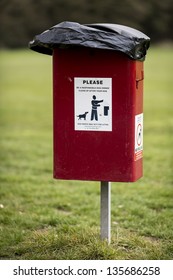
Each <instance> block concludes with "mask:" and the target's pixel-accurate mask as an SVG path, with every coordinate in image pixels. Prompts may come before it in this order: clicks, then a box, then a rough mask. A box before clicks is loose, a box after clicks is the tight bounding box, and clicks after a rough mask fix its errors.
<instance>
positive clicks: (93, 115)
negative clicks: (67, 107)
mask: <svg viewBox="0 0 173 280" xmlns="http://www.w3.org/2000/svg"><path fill="white" fill-rule="evenodd" d="M101 102H103V100H96V96H95V95H93V99H92V101H91V105H92V110H91V121H93V120H94V119H95V120H96V121H98V113H97V107H99V106H100V104H99V103H101Z"/></svg>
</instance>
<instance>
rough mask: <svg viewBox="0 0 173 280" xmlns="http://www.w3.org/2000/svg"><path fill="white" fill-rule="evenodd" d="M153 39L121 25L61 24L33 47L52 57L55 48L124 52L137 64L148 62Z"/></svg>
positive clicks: (31, 46) (45, 32) (43, 36)
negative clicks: (137, 61)
mask: <svg viewBox="0 0 173 280" xmlns="http://www.w3.org/2000/svg"><path fill="white" fill-rule="evenodd" d="M149 45H150V38H149V37H148V36H146V35H145V34H143V33H142V32H140V31H138V30H136V29H133V28H130V27H127V26H124V25H118V24H103V23H100V24H83V25H82V24H79V23H76V22H68V21H65V22H61V23H59V24H57V25H55V26H53V27H51V28H50V29H49V30H46V31H44V32H43V33H41V34H40V35H36V36H35V37H34V40H33V41H31V42H30V43H29V47H30V48H31V49H32V50H34V51H37V52H40V53H43V54H48V55H52V53H53V49H54V48H67V47H72V46H82V47H88V48H96V49H107V50H115V51H120V52H123V53H125V54H127V55H128V56H129V57H130V58H132V59H135V60H144V59H145V55H146V52H147V49H148V48H149Z"/></svg>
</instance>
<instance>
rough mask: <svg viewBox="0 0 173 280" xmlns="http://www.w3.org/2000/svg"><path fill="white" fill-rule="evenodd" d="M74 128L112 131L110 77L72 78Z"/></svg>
mask: <svg viewBox="0 0 173 280" xmlns="http://www.w3.org/2000/svg"><path fill="white" fill-rule="evenodd" d="M74 107H75V108H74V124H75V127H74V129H75V130H88V131H93V130H94V131H112V78H74Z"/></svg>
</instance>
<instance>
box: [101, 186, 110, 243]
mask: <svg viewBox="0 0 173 280" xmlns="http://www.w3.org/2000/svg"><path fill="white" fill-rule="evenodd" d="M100 209H101V239H102V240H104V239H107V241H108V244H109V243H110V241H111V183H110V182H101V207H100Z"/></svg>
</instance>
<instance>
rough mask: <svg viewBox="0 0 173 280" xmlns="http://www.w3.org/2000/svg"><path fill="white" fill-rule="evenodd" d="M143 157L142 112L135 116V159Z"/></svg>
mask: <svg viewBox="0 0 173 280" xmlns="http://www.w3.org/2000/svg"><path fill="white" fill-rule="evenodd" d="M142 157H143V114H139V115H136V116H135V160H138V159H140V158H142Z"/></svg>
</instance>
